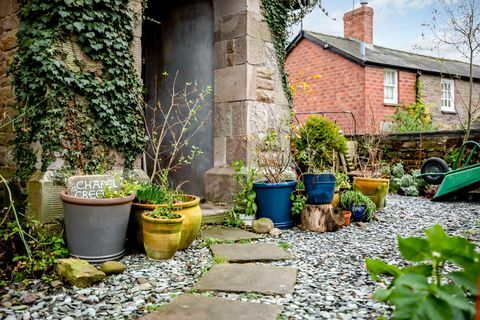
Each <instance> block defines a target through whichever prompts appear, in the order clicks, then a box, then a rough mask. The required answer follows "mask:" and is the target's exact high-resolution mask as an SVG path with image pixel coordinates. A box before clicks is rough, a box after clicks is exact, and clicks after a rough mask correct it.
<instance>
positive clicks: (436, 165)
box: [420, 157, 448, 184]
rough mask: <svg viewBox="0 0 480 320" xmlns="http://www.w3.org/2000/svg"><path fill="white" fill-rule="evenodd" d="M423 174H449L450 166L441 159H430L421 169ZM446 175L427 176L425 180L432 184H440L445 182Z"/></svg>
mask: <svg viewBox="0 0 480 320" xmlns="http://www.w3.org/2000/svg"><path fill="white" fill-rule="evenodd" d="M420 172H421V173H422V174H426V173H446V172H448V164H447V163H446V162H445V161H444V160H443V159H440V158H435V157H433V158H429V159H427V160H425V161H424V162H423V164H422V167H421V169H420ZM443 177H444V175H432V176H429V175H425V176H423V180H425V181H426V182H427V183H430V184H440V183H442V181H443Z"/></svg>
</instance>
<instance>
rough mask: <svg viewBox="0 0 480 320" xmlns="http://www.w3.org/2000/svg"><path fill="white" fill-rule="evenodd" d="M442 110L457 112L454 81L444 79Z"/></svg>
mask: <svg viewBox="0 0 480 320" xmlns="http://www.w3.org/2000/svg"><path fill="white" fill-rule="evenodd" d="M440 109H441V110H442V111H447V112H455V85H454V82H453V80H448V79H442V103H441V107H440Z"/></svg>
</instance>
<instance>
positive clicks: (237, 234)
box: [202, 227, 262, 241]
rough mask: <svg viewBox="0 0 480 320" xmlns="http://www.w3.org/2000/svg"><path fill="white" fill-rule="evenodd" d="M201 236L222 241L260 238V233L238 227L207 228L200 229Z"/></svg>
mask: <svg viewBox="0 0 480 320" xmlns="http://www.w3.org/2000/svg"><path fill="white" fill-rule="evenodd" d="M202 237H203V238H215V239H219V240H223V241H240V240H251V239H260V238H262V236H261V235H258V234H256V233H253V232H249V231H245V230H242V229H238V228H222V227H218V228H209V229H204V230H202Z"/></svg>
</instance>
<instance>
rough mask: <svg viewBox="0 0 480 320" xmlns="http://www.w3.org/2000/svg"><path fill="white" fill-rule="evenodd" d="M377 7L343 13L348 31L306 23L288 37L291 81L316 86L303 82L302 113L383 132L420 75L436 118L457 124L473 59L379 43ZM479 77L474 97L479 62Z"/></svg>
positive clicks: (298, 103)
mask: <svg viewBox="0 0 480 320" xmlns="http://www.w3.org/2000/svg"><path fill="white" fill-rule="evenodd" d="M373 15H374V12H373V9H372V8H371V7H369V6H367V3H366V2H362V4H361V6H360V7H359V8H357V9H355V10H353V11H350V12H347V13H345V14H344V17H343V20H344V37H336V36H332V35H327V34H321V33H316V32H311V31H301V32H300V33H299V34H298V35H297V36H296V37H295V39H294V40H293V41H292V43H291V44H290V45H289V47H288V49H287V52H288V53H287V59H286V70H287V73H288V75H289V80H290V83H292V84H302V83H304V82H307V85H308V86H309V87H308V90H309V91H310V92H311V94H305V92H302V90H300V92H297V94H295V96H294V106H295V111H296V112H297V117H298V118H299V120H301V119H303V118H305V117H306V115H305V114H302V113H310V112H324V113H325V116H326V117H328V118H331V119H332V120H334V121H336V122H337V124H338V125H339V126H341V128H342V129H343V131H344V132H345V133H347V134H353V133H365V132H378V131H379V130H380V129H381V128H387V127H388V126H385V124H386V123H388V121H389V117H390V116H391V115H393V114H394V113H395V111H396V109H397V107H401V106H408V105H410V104H412V103H414V102H415V96H416V80H417V79H420V81H421V85H422V100H423V102H424V103H425V104H427V105H428V106H429V108H430V112H431V114H432V121H433V124H434V125H435V126H436V127H437V128H439V129H440V128H441V129H454V128H458V127H459V125H460V122H459V118H461V119H463V118H464V117H465V113H466V110H465V107H464V101H466V96H467V90H468V74H469V73H468V70H469V69H468V67H469V66H468V64H466V63H463V62H459V61H454V60H446V59H438V58H434V57H429V56H425V55H418V54H413V53H409V52H404V51H399V50H394V49H389V48H384V47H380V46H376V45H374V44H373ZM317 74H319V75H320V77H319V78H318V77H315V75H317ZM474 78H475V84H474V90H475V91H474V100H475V99H478V98H479V94H480V66H474ZM338 112H343V113H338ZM299 113H300V114H299Z"/></svg>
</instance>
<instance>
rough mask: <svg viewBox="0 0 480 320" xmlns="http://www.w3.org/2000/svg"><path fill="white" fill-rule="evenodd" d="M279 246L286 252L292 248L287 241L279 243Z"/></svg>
mask: <svg viewBox="0 0 480 320" xmlns="http://www.w3.org/2000/svg"><path fill="white" fill-rule="evenodd" d="M277 246H279V247H280V248H282V249H284V250H287V249H288V248H290V244H289V243H288V242H285V241H278V243H277Z"/></svg>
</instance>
